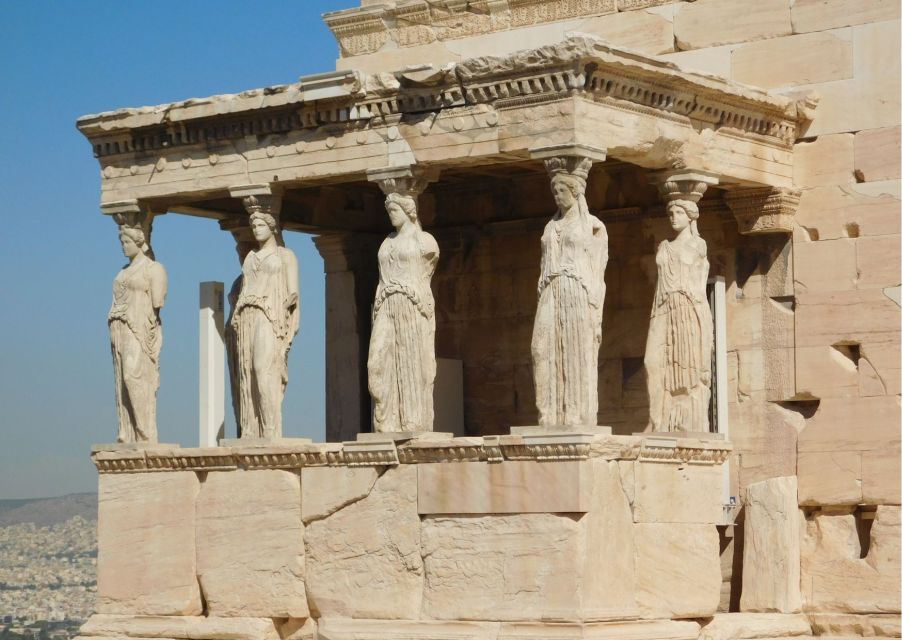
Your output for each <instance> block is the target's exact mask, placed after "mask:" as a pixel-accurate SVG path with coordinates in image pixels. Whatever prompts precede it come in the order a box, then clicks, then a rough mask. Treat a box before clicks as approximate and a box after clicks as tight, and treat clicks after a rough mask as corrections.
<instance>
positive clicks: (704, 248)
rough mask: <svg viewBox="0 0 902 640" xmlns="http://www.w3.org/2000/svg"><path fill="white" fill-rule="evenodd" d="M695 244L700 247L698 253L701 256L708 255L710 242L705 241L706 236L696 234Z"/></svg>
mask: <svg viewBox="0 0 902 640" xmlns="http://www.w3.org/2000/svg"><path fill="white" fill-rule="evenodd" d="M695 246H696V247H698V255H700V256H701V257H703V258H704V257H707V255H708V243H707V242H705V240H704V238H700V237H698V236H696V238H695Z"/></svg>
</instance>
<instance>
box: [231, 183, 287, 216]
mask: <svg viewBox="0 0 902 640" xmlns="http://www.w3.org/2000/svg"><path fill="white" fill-rule="evenodd" d="M229 195H230V196H232V197H233V198H240V199H241V203H242V204H243V205H244V208H245V209H246V210H247V212H248V213H249V214H250V213H253V212H254V211H263V212H264V213H268V214H270V215H271V216H276V217H278V215H279V213H280V212H281V210H282V193H281V191H280V190H279V189H277V188H273V186H272V185H270V184H266V183H259V184H243V185H236V186H234V187H229Z"/></svg>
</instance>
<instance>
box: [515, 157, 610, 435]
mask: <svg viewBox="0 0 902 640" xmlns="http://www.w3.org/2000/svg"><path fill="white" fill-rule="evenodd" d="M530 156H531V157H532V158H536V159H540V160H543V161H544V163H545V169H546V170H547V171H548V175H549V178H550V182H551V191H552V194H553V196H554V202H555V205H556V207H557V211H556V212H555V214H554V216H553V217H552V219H551V220H550V221H549V222H548V224H547V225H545V230H544V232H543V233H542V263H541V267H540V275H539V282H538V303H537V307H536V317H535V324H534V325H533V333H532V345H531V349H532V364H533V378H534V382H535V389H536V406H537V408H538V411H539V427H540V429H539V431H544V432H567V433H598V432H599V431H600V429H599V427H598V351H599V348H600V347H601V329H602V327H601V324H602V315H603V310H604V298H605V292H606V288H605V283H604V272H605V269H606V268H607V262H608V234H607V230H606V229H605V226H604V224H603V223H602V222H601V220H599V219H598V218H597V217H595V216H594V215H592V214H591V213H590V212H589V207H588V204H587V203H586V183H587V180H588V176H589V171H590V169H591V168H592V164H593V162H595V161H601V160H604V159H605V151H604V150H603V149H596V148H593V147H588V146H584V145H555V146H551V147H544V148H537V149H532V150H530ZM524 429H526V430H528V429H529V428H528V427H525V428H515V430H514V431H513V432H515V433H527V431H524ZM602 431H605V432H608V433H609V432H610V429H608V428H603V429H602Z"/></svg>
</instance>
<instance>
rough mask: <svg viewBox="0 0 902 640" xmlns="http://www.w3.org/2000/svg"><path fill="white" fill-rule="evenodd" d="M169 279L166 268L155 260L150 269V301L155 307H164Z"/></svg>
mask: <svg viewBox="0 0 902 640" xmlns="http://www.w3.org/2000/svg"><path fill="white" fill-rule="evenodd" d="M168 287H169V279H168V277H167V275H166V269H164V268H163V265H161V264H160V263H159V262H154V263H153V265H152V266H151V269H150V302H151V304H152V305H153V308H154V309H162V308H163V303H165V302H166V290H167V288H168Z"/></svg>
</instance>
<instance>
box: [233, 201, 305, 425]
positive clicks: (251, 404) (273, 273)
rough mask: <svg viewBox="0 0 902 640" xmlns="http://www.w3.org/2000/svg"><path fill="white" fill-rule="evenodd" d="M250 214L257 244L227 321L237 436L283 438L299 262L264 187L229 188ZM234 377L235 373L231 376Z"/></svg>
mask: <svg viewBox="0 0 902 640" xmlns="http://www.w3.org/2000/svg"><path fill="white" fill-rule="evenodd" d="M230 192H231V194H232V196H233V197H241V198H242V202H243V204H244V207H245V209H246V210H247V212H248V214H249V215H250V218H249V226H250V229H251V233H252V235H253V238H254V241H255V243H256V246H255V247H254V248H253V249H251V250H249V251H248V253H247V255H246V257H245V258H244V260H243V263H242V268H241V284H240V289H239V291H238V295H237V299H236V302H235V304H234V307H233V309H232V314H231V320H230V322H229V325H230V331H231V332H232V340H233V347H232V348H233V349H234V351H235V353H234V354H233V356H232V358H230V360H231V362H232V365H233V366H234V367H235V368H237V376H235V377H237V382H238V391H239V396H240V397H239V400H238V402H237V409H238V412H239V415H240V419H239V421H238V424H239V429H240V432H241V438H269V439H275V438H281V437H282V400H283V398H284V396H285V386H286V384H287V383H288V351H289V349H291V341H292V340H293V338H294V336H295V334H297V331H298V324H299V320H300V309H299V304H298V303H299V298H298V295H299V292H298V262H297V258H296V257H295V255H294V253H293V252H292V251H291V250H290V249H287V248H286V247H285V246H284V244H283V242H282V235H281V229H280V226H279V220H278V210H277V207H278V204H279V199H278V198H277V197H276V196H273V195H272V194H271V193H270V192H268V187H266V186H265V185H250V186H248V187H238V188H233V189H230ZM230 373H231V375H233V376H234V375H235V374H234V369H232V371H231V372H230Z"/></svg>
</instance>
